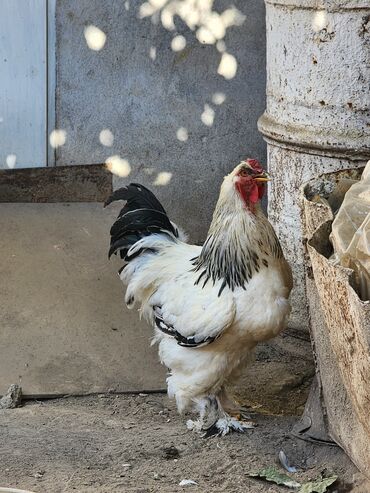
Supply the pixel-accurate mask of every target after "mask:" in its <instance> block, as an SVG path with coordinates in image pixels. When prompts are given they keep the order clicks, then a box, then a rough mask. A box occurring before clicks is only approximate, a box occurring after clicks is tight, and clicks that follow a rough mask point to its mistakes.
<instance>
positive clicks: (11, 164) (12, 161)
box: [5, 154, 17, 169]
mask: <svg viewBox="0 0 370 493" xmlns="http://www.w3.org/2000/svg"><path fill="white" fill-rule="evenodd" d="M5 162H6V165H7V166H8V168H9V169H13V168H15V165H16V163H17V156H16V155H15V154H8V155H7V156H6V159H5Z"/></svg>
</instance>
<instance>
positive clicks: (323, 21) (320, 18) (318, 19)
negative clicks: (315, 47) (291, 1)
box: [312, 10, 328, 33]
mask: <svg viewBox="0 0 370 493" xmlns="http://www.w3.org/2000/svg"><path fill="white" fill-rule="evenodd" d="M327 25H328V16H327V13H326V11H325V10H318V11H317V12H315V14H314V16H313V19H312V29H313V30H314V31H315V33H317V32H319V31H321V29H324V28H325V27H326V26H327Z"/></svg>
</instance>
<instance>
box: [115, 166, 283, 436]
mask: <svg viewBox="0 0 370 493" xmlns="http://www.w3.org/2000/svg"><path fill="white" fill-rule="evenodd" d="M268 180H269V178H268V174H267V173H266V172H265V171H264V170H263V168H262V166H261V165H260V163H259V162H258V161H257V160H255V159H247V160H245V161H242V162H241V163H240V164H239V165H238V166H236V168H235V169H234V170H233V171H232V172H231V173H230V174H229V175H227V176H226V177H225V178H224V181H223V183H222V186H221V191H220V195H219V199H218V202H217V205H216V208H215V211H214V214H213V219H212V223H211V226H210V228H209V231H208V235H207V239H206V241H205V243H204V245H203V246H197V245H189V244H188V243H186V236H185V234H184V233H183V232H182V231H181V230H180V229H179V228H178V227H177V226H176V225H175V224H174V223H173V222H172V221H170V219H169V218H168V216H167V214H166V212H165V210H164V208H163V207H162V205H161V204H160V202H159V201H158V200H157V198H156V197H155V196H154V195H153V193H152V192H150V191H149V190H148V189H147V188H145V187H144V186H143V185H139V184H136V183H131V184H130V185H128V186H126V187H123V188H120V189H119V190H116V191H115V192H114V193H113V194H112V195H111V197H110V198H109V199H108V200H107V202H106V204H105V205H108V204H110V203H111V202H113V201H116V200H124V201H126V204H125V206H124V207H123V209H122V210H121V212H120V214H119V216H118V218H117V220H116V222H115V223H114V224H113V226H112V228H111V245H110V250H109V257H110V256H111V255H112V254H113V253H117V252H119V253H120V256H121V258H122V259H123V261H124V266H123V268H122V269H121V270H120V278H121V280H122V281H123V282H124V283H125V284H126V285H127V290H126V297H125V301H126V304H127V306H128V308H132V307H134V305H135V304H136V303H138V304H139V305H140V309H139V311H140V314H141V315H143V316H144V317H145V319H146V320H147V321H148V322H149V323H150V324H151V325H152V326H153V327H154V331H155V335H154V338H153V343H156V342H157V343H159V356H160V360H161V362H162V363H163V364H164V365H166V367H167V368H168V369H169V371H170V373H169V376H168V378H167V386H168V394H169V396H170V397H174V398H175V399H176V404H177V408H178V411H179V412H180V413H182V412H183V411H186V410H189V409H190V408H193V409H194V410H195V411H197V413H198V415H199V417H198V419H196V420H189V421H188V422H187V426H188V428H189V429H193V430H195V431H199V432H204V434H205V435H206V436H209V435H213V434H217V435H226V434H227V433H229V432H230V431H239V432H243V431H245V430H247V429H248V428H251V427H253V426H254V423H253V422H251V421H248V420H245V416H244V417H242V415H241V414H240V412H239V409H238V407H237V404H236V403H235V402H234V401H233V400H232V399H231V398H230V396H229V395H228V394H227V387H228V386H229V385H230V384H231V383H232V382H234V381H235V379H236V378H237V377H238V376H239V375H240V373H241V371H242V370H243V369H244V367H245V366H246V365H247V363H248V362H249V361H251V359H252V356H253V350H254V348H255V346H256V344H257V343H258V342H261V341H266V340H267V339H270V338H272V337H274V336H276V335H277V334H278V333H279V332H281V331H282V330H283V329H284V327H285V324H286V321H287V318H288V315H289V313H290V304H289V300H288V298H289V293H290V290H291V288H292V275H291V270H290V267H289V265H288V263H287V262H286V260H285V259H284V256H283V253H282V250H281V246H280V244H279V240H278V238H277V236H276V234H275V232H274V230H273V228H272V226H271V224H270V223H269V221H268V220H267V218H266V216H265V215H264V213H263V212H262V209H261V206H260V199H261V198H262V196H263V194H264V191H265V186H266V182H267V181H268Z"/></svg>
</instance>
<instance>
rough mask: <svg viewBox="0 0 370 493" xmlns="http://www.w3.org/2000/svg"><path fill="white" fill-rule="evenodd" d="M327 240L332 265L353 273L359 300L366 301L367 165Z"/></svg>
mask: <svg viewBox="0 0 370 493" xmlns="http://www.w3.org/2000/svg"><path fill="white" fill-rule="evenodd" d="M330 240H331V242H332V244H333V247H334V261H335V262H338V263H340V264H341V265H342V266H343V267H349V268H350V269H353V271H354V280H355V284H356V287H357V291H358V293H359V296H360V298H361V299H362V300H364V301H365V300H369V299H370V161H369V162H368V163H367V165H366V167H365V169H364V171H363V173H362V176H361V180H360V181H358V182H357V183H355V184H353V185H352V186H351V188H350V189H349V190H348V192H347V193H346V195H345V197H344V200H343V203H342V205H341V207H340V209H339V211H338V214H337V215H336V217H335V219H334V221H333V225H332V232H331V235H330Z"/></svg>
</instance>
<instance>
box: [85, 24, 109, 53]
mask: <svg viewBox="0 0 370 493" xmlns="http://www.w3.org/2000/svg"><path fill="white" fill-rule="evenodd" d="M84 36H85V40H86V43H87V46H88V47H89V48H90V50H93V51H100V50H101V49H103V48H104V45H105V42H106V41H107V36H106V34H105V33H104V32H103V31H102V30H101V29H99V28H98V27H96V26H93V25H90V26H87V27H85V29H84Z"/></svg>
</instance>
